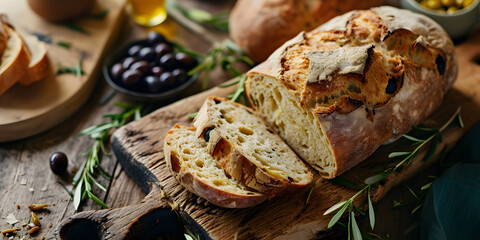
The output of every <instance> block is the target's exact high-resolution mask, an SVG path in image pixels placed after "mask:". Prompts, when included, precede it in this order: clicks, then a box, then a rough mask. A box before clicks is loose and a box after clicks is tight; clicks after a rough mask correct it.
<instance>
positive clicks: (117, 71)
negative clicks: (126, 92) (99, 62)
mask: <svg viewBox="0 0 480 240" xmlns="http://www.w3.org/2000/svg"><path fill="white" fill-rule="evenodd" d="M124 71H125V68H123V66H122V64H121V63H115V64H114V65H113V66H112V68H111V70H110V73H111V74H112V77H113V78H115V79H120V77H121V76H122V73H123V72H124Z"/></svg>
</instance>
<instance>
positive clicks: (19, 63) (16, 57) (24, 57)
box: [0, 25, 30, 95]
mask: <svg viewBox="0 0 480 240" xmlns="http://www.w3.org/2000/svg"><path fill="white" fill-rule="evenodd" d="M4 27H5V28H6V30H7V32H8V40H7V45H6V49H5V50H4V51H3V53H2V56H1V58H0V59H1V60H0V95H1V94H2V93H4V92H5V91H6V90H7V89H8V88H10V87H11V86H13V85H14V84H15V83H16V82H17V81H18V80H19V79H20V78H21V77H22V75H23V74H25V72H27V70H28V64H29V63H30V53H29V52H28V49H27V47H26V46H25V44H24V42H23V40H22V38H21V37H20V35H19V34H18V33H17V32H16V31H15V30H14V29H13V28H12V27H10V26H8V25H4Z"/></svg>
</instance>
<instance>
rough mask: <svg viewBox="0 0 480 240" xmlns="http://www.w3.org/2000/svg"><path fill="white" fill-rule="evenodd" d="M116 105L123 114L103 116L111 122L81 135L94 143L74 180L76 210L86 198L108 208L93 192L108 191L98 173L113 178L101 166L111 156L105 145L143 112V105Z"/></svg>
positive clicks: (87, 130)
mask: <svg viewBox="0 0 480 240" xmlns="http://www.w3.org/2000/svg"><path fill="white" fill-rule="evenodd" d="M114 105H115V106H117V107H120V108H122V109H123V111H122V112H121V113H116V114H105V115H103V117H105V118H109V119H110V121H109V122H107V123H103V124H100V125H96V126H91V127H89V128H86V129H84V130H83V131H82V132H81V133H80V134H79V135H80V136H84V135H87V136H89V137H90V138H92V139H93V140H94V142H93V145H92V146H91V147H90V149H89V150H88V151H87V152H85V153H84V155H88V157H87V159H86V160H85V162H84V163H83V164H82V166H81V167H80V169H79V170H78V172H77V173H76V174H75V176H74V178H73V180H72V185H73V186H74V187H75V191H74V193H73V205H74V207H75V210H78V209H79V207H80V205H81V203H82V202H83V200H85V198H86V197H88V198H90V199H92V200H93V201H94V202H95V203H97V204H98V205H100V206H102V207H103V208H108V206H107V205H106V204H105V203H104V202H103V201H102V200H100V199H99V198H98V197H97V196H95V194H93V192H92V187H93V185H96V186H97V187H98V188H99V189H101V190H103V191H106V188H105V187H104V186H102V185H101V184H100V183H99V182H98V181H97V180H96V179H95V176H96V173H97V172H98V171H100V172H101V173H102V174H103V175H104V176H105V177H107V178H111V176H110V175H109V174H108V173H107V172H106V171H105V170H103V168H102V167H101V166H100V159H101V157H102V155H105V156H110V154H109V153H107V152H106V150H105V143H106V142H108V139H109V136H110V131H111V130H113V129H116V128H119V127H121V126H123V125H125V124H126V123H127V122H129V121H130V120H132V119H134V120H136V119H140V118H141V110H142V106H141V105H135V106H134V105H129V104H125V103H114Z"/></svg>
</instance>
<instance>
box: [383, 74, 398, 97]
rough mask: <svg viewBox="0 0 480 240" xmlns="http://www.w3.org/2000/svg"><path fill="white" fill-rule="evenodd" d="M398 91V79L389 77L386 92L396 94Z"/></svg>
mask: <svg viewBox="0 0 480 240" xmlns="http://www.w3.org/2000/svg"><path fill="white" fill-rule="evenodd" d="M396 91H397V80H396V79H395V78H390V79H388V83H387V88H386V89H385V92H386V93H387V94H394V93H395V92H396Z"/></svg>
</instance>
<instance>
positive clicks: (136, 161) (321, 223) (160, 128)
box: [72, 34, 480, 239]
mask: <svg viewBox="0 0 480 240" xmlns="http://www.w3.org/2000/svg"><path fill="white" fill-rule="evenodd" d="M479 40H480V34H477V35H476V36H475V37H473V38H472V39H470V40H469V41H468V42H466V43H463V44H462V45H460V46H458V47H457V51H458V52H459V53H458V58H459V66H460V75H459V78H458V80H457V81H456V82H455V84H454V86H453V88H452V89H451V90H450V91H449V92H448V93H447V95H446V97H445V99H444V102H443V104H442V106H441V107H440V108H439V109H438V110H437V111H436V112H435V113H434V114H433V115H432V116H430V117H429V118H428V119H427V120H425V121H424V124H425V125H427V126H430V127H436V128H439V127H440V126H441V125H443V124H444V123H445V122H447V121H448V120H449V118H450V117H451V116H452V115H453V113H454V112H455V110H456V109H457V108H458V107H459V106H461V107H462V109H463V113H464V114H463V115H464V123H465V128H463V129H462V128H460V127H452V128H448V129H447V130H445V132H444V133H443V140H442V142H441V144H440V145H439V146H438V148H437V151H436V154H435V155H436V157H434V159H433V160H430V161H428V162H425V161H423V157H424V156H425V154H426V152H427V150H428V148H425V149H423V150H422V151H421V152H420V153H419V154H418V155H417V157H416V158H415V159H414V161H412V163H411V164H410V165H409V166H408V167H405V168H403V169H402V170H399V171H397V172H395V173H393V174H391V175H390V176H389V177H388V178H387V179H385V181H383V182H381V183H380V185H378V187H377V188H374V189H372V201H373V202H377V201H379V200H380V199H381V198H383V197H384V196H385V194H386V193H387V192H388V191H389V190H390V189H391V188H393V187H394V186H396V185H398V184H399V183H402V182H405V181H406V180H408V179H410V178H411V177H413V176H415V175H416V174H418V173H419V172H420V171H422V170H425V169H426V168H428V167H429V166H431V165H432V164H434V163H435V160H438V155H439V154H440V153H441V152H442V151H448V150H449V149H450V148H451V147H453V146H454V145H455V143H456V142H457V141H458V140H459V139H460V137H461V136H462V135H463V134H464V133H465V132H466V131H467V130H468V129H469V128H470V127H471V126H473V124H474V123H475V122H476V121H478V120H480V108H479V106H480V97H479V96H477V95H476V92H477V91H478V90H479V89H480V82H479V81H478V78H476V77H472V76H474V74H473V75H471V74H472V73H474V72H478V71H480V68H479V66H478V65H477V64H476V63H474V62H473V61H472V59H474V58H475V56H476V55H472V52H473V51H471V50H472V49H476V51H480V49H479V47H480V46H477V44H475V43H476V42H477V41H479ZM467 49H469V50H470V54H468V53H467V52H466V51H467ZM472 71H473V72H472ZM232 91H233V88H214V89H212V90H209V91H207V92H203V93H201V94H198V95H195V96H193V97H190V98H187V99H184V100H181V101H179V102H176V103H174V104H172V105H169V106H167V107H164V108H162V109H159V110H157V111H155V112H154V113H152V114H150V115H148V116H146V117H144V118H142V119H140V120H137V121H135V122H132V123H130V124H128V125H126V126H124V127H122V128H121V129H119V130H117V131H116V132H115V133H114V135H113V138H112V146H113V149H114V152H115V153H116V156H117V158H118V161H119V162H120V163H121V165H122V166H123V168H124V169H125V171H126V172H127V173H128V174H129V175H130V176H131V177H132V178H133V179H134V180H136V181H137V183H138V184H139V185H140V187H141V188H142V189H144V191H147V192H148V191H150V194H153V195H155V194H156V195H161V196H162V198H161V199H160V198H156V199H155V198H151V199H150V200H148V201H145V202H146V203H145V204H146V205H149V204H152V201H153V202H158V201H160V200H162V201H163V202H165V201H167V202H169V203H170V205H172V203H173V205H174V206H178V210H177V211H179V212H180V213H183V214H186V215H188V216H190V217H191V218H192V219H193V220H195V222H196V223H198V224H199V225H200V226H201V227H202V228H203V229H204V230H205V232H206V233H207V235H201V237H202V239H203V238H205V239H209V238H212V239H233V238H235V237H236V238H237V239H267V238H268V239H314V238H316V237H319V236H321V235H322V234H323V233H322V232H323V231H325V230H326V226H327V224H328V222H329V221H330V218H331V216H328V215H327V216H325V215H323V213H324V212H325V211H326V210H327V209H328V208H329V207H330V206H332V205H334V204H335V203H337V202H340V201H344V200H347V199H348V198H350V197H351V196H352V195H353V194H355V193H356V191H357V190H352V189H349V188H346V187H343V186H341V185H338V184H335V183H334V182H332V181H327V180H319V181H320V183H319V184H318V185H317V187H315V188H314V189H313V191H312V195H311V197H310V201H309V202H308V203H306V198H307V195H308V191H304V192H301V193H298V194H296V195H294V196H290V197H277V198H274V199H272V200H270V201H267V202H265V203H263V204H261V205H258V206H256V207H253V208H247V209H225V208H219V207H216V206H215V205H213V204H210V203H209V202H207V201H206V200H204V199H202V198H199V197H197V196H196V195H194V194H192V193H190V192H188V191H187V190H185V189H184V188H183V187H182V186H181V185H179V184H178V183H177V182H176V181H175V180H174V178H173V177H172V176H171V174H170V172H169V170H168V168H167V166H166V164H165V161H164V158H163V157H164V156H163V136H164V135H165V134H166V132H167V131H168V130H169V129H170V128H171V127H172V126H173V125H174V124H175V123H180V124H181V125H187V126H188V125H191V119H189V118H188V117H187V116H186V115H187V114H188V113H191V112H195V111H197V110H198V109H199V107H200V106H201V104H202V103H203V100H204V99H205V98H207V97H208V96H210V95H218V96H225V95H227V94H228V93H230V92H232ZM410 148H411V143H410V142H409V141H408V140H406V139H400V140H398V141H397V142H395V143H393V144H390V145H386V146H382V147H380V148H379V149H378V150H377V151H376V152H375V153H374V154H373V155H372V156H371V157H369V158H368V159H367V160H366V161H365V162H363V163H362V164H360V165H359V166H357V167H355V168H353V169H352V170H350V171H348V172H347V173H345V174H343V175H342V176H341V177H342V178H345V179H347V180H350V181H352V182H357V183H361V179H365V178H367V177H369V176H371V175H373V172H375V170H378V169H383V168H385V167H386V166H389V165H392V164H394V163H392V162H391V161H390V160H389V159H388V157H387V156H388V154H389V153H390V152H393V151H406V150H408V149H410ZM316 178H317V179H320V178H319V176H318V175H317V176H316ZM359 180H360V181H359ZM152 186H158V187H155V188H153V190H152ZM357 200H358V201H356V204H357V205H358V206H361V207H363V206H364V205H365V203H366V197H365V196H361V197H359V198H358V199H357ZM136 207H137V208H139V209H146V210H147V211H146V212H149V208H145V207H143V206H142V205H138V206H136ZM111 211H113V212H115V211H116V210H111ZM137 213H138V211H132V214H137ZM102 214H104V213H103V211H102ZM142 215H143V214H142ZM142 215H139V216H142ZM93 216H95V214H92V217H90V219H93ZM139 216H137V217H139ZM79 218H80V219H81V218H82V217H81V216H73V217H72V219H79ZM131 219H135V218H133V217H132V218H131ZM107 222H108V224H105V222H103V221H100V223H101V224H102V225H103V226H106V229H104V231H108V229H109V228H110V227H116V226H117V225H121V226H125V225H126V224H127V225H128V224H134V223H135V222H136V221H133V222H128V223H127V222H124V221H111V220H107ZM187 228H188V224H187ZM191 231H195V228H192V229H191ZM127 232H128V231H127ZM122 237H123V236H122V235H121V233H119V235H116V236H114V237H112V239H117V238H118V239H121V238H122Z"/></svg>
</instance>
